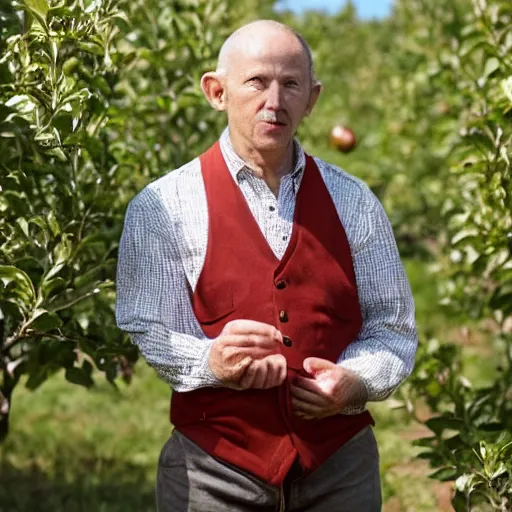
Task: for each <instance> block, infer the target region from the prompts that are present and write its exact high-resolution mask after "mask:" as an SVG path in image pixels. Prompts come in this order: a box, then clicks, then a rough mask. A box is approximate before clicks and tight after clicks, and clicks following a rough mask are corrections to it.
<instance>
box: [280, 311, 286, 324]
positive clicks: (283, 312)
mask: <svg viewBox="0 0 512 512" xmlns="http://www.w3.org/2000/svg"><path fill="white" fill-rule="evenodd" d="M279 320H281V322H288V313H287V312H286V311H279Z"/></svg>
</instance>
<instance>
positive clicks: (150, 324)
mask: <svg viewBox="0 0 512 512" xmlns="http://www.w3.org/2000/svg"><path fill="white" fill-rule="evenodd" d="M173 235H174V232H173V226H172V222H171V220H170V219H169V216H168V214H167V212H166V211H165V209H164V208H163V205H162V202H161V201H160V198H159V196H158V194H157V192H156V191H154V190H151V189H148V188H146V189H145V190H144V191H143V192H142V193H141V194H139V195H138V196H137V197H136V198H135V199H134V200H133V201H132V202H131V203H130V206H129V207H128V211H127V213H126V219H125V225H124V230H123V235H122V237H121V243H120V247H119V260H118V269H117V310H116V315H117V323H118V325H119V327H120V328H121V329H123V330H125V331H127V332H129V333H130V334H131V336H132V340H133V342H134V343H135V344H136V345H137V346H138V347H139V349H140V351H141V353H142V355H143V356H144V358H145V359H146V360H147V361H148V363H149V364H150V365H151V366H152V367H153V368H155V369H156V371H157V373H158V374H159V375H160V377H162V378H163V379H164V380H166V381H167V382H168V383H169V384H170V385H171V386H172V387H173V388H174V389H175V390H176V391H192V390H194V389H197V388H201V387H205V386H225V387H231V388H234V389H247V388H256V389H266V388H269V387H274V386H278V385H279V384H281V383H282V382H283V380H284V378H285V377H286V360H285V359H284V357H283V356H282V355H279V354H278V347H279V345H280V344H281V343H282V335H281V333H280V332H279V331H277V329H275V328H274V327H273V326H271V325H267V324H263V323H260V322H253V321H248V320H234V321H232V322H229V323H228V324H226V326H225V327H224V329H223V331H222V333H221V335H220V336H219V337H218V338H215V339H208V338H206V337H205V336H204V334H203V331H202V330H201V327H200V326H199V323H198V322H197V319H196V317H195V314H194V311H193V308H192V304H191V301H190V294H189V289H190V287H189V284H188V281H187V277H186V275H185V271H184V268H183V264H182V262H181V259H180V257H179V250H178V243H177V241H176V239H175V238H174V236H173Z"/></svg>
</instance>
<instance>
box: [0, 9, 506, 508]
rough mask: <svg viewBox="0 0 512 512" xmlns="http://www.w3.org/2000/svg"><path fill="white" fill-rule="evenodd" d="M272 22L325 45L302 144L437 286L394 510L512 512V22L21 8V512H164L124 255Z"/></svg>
mask: <svg viewBox="0 0 512 512" xmlns="http://www.w3.org/2000/svg"><path fill="white" fill-rule="evenodd" d="M258 18H271V19H276V20H280V21H283V22H285V23H288V24H289V25H291V26H292V27H294V28H296V29H297V30H299V31H300V32H301V33H302V34H303V35H304V36H305V38H306V40H307V41H308V42H309V44H310V45H311V47H312V50H313V55H314V60H315V64H316V71H317V75H318V77H319V79H320V80H321V81H322V82H323V84H324V91H323V94H322V96H321V97H320V100H319V102H318V104H317V107H316V110H315V111H314V112H313V115H312V116H311V117H309V118H308V119H307V120H306V121H305V123H304V124H303V125H302V126H301V128H300V130H299V134H298V136H299V137H300V139H301V141H302V142H303V144H304V145H305V147H306V149H307V151H308V152H310V153H313V154H315V155H317V156H320V157H321V158H323V159H325V160H328V161H330V162H332V163H334V164H336V165H338V166H340V167H342V168H344V169H345V170H347V171H348V172H350V173H352V174H354V175H356V176H358V177H360V178H362V179H363V180H365V181H366V182H367V183H368V184H369V185H370V187H371V188H372V190H373V191H374V192H375V193H376V194H377V196H378V197H379V198H380V200H381V201H382V202H383V204H384V206H385V208H386V211H387V213H388V215H389V217H390V219H391V221H392V224H393V227H394V230H395V235H396V238H397V242H398V244H399V248H400V251H401V254H402V257H403V260H404V264H405V266H406V269H407V272H408V275H409V278H410V281H411V284H412V287H413V291H414V296H415V301H416V307H417V320H418V327H419V332H420V348H419V352H418V357H417V364H416V369H415V372H414V374H413V375H412V376H411V378H410V379H408V380H407V382H406V384H404V385H403V386H402V387H401V389H400V390H399V392H397V393H396V394H395V395H394V397H393V398H392V399H390V400H388V401H387V402H385V403H380V404H372V405H371V411H372V413H373V414H374V417H375V418H376V421H377V427H376V434H377V437H378V440H379V444H380V450H381V473H382V482H383V493H384V501H385V505H384V510H385V511H387V512H392V511H411V512H416V511H443V510H453V509H455V510H457V511H462V510H475V511H480V510H499V511H510V510H512V462H511V461H512V257H511V251H512V199H511V197H512V183H511V171H510V158H511V148H512V141H511V139H512V126H511V120H512V112H511V111H512V51H511V50H512V3H511V2H510V1H509V0H473V1H470V0H437V1H436V2H431V1H428V0H395V1H394V2H391V1H384V0H379V1H376V0H367V1H363V0H359V1H357V2H356V1H351V2H350V1H349V2H343V1H341V0H337V1H334V0H324V1H321V0H316V1H313V0H311V1H306V0H302V1H299V0H287V1H286V0H283V1H280V2H275V1H273V0H259V1H258V0H131V1H127V0H16V1H9V0H3V1H2V3H1V4H0V155H1V160H0V512H15V511H16V512H36V511H41V512H46V511H48V512H49V511H54V512H58V511H67V512H75V511H94V512H121V511H123V512H124V511H141V512H142V511H151V510H154V509H155V506H154V479H155V471H156V464H157V458H158V454H159V451H160V449H161V448H162V446H163V444H164V442H165V440H166V439H167V438H168V436H169V434H170V432H171V429H172V426H171V425H170V424H169V421H168V416H169V410H168V409H169V395H170V390H169V387H168V385H166V384H165V383H164V382H162V381H160V380H159V379H158V378H157V377H156V375H155V373H154V372H153V370H151V369H150V368H148V367H147V366H146V365H145V363H144V362H143V361H142V360H141V359H140V360H138V353H137V350H136V348H135V347H134V346H132V345H131V344H130V342H129V340H128V339H127V337H126V336H125V335H124V334H122V333H121V332H120V331H119V330H118V329H117V328H116V326H115V319H114V304H115V268H116V257H117V247H118V241H119V237H120V234H121V230H122V225H123V218H124V213H125V210H126V206H127V204H128V202H129V200H130V199H131V198H132V197H133V196H134V195H135V194H136V193H137V192H138V191H140V190H141V189H142V188H143V187H144V186H145V185H146V184H147V183H149V182H150V181H152V180H154V179H155V178H157V177H159V176H161V175H162V174H164V173H166V172H169V171H172V169H175V168H176V167H178V166H180V165H182V164H183V163H185V162H187V161H188V160H190V159H191V158H193V157H195V156H197V155H198V154H199V153H200V152H201V151H202V150H204V149H205V148H207V147H208V146H209V145H210V144H211V143H212V142H213V141H215V140H216V138H217V137H218V135H219V133H220V132H221V130H222V128H223V127H224V125H225V119H224V118H223V117H222V116H221V115H219V114H217V113H215V112H214V111H213V110H211V109H210V108H209V107H208V105H207V103H206V101H205V100H204V99H203V97H202V94H201V92H200V88H199V79H200V77H201V74H202V73H203V72H204V71H206V70H210V69H213V68H214V67H215V64H216V55H217V53H218V50H219V48H220V45H221V44H222V42H223V40H224V39H225V38H226V37H227V35H228V34H229V33H231V32H232V31H233V30H234V29H236V28H237V27H239V26H240V25H242V24H244V23H246V22H248V21H251V20H254V19H258Z"/></svg>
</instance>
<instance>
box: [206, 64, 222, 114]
mask: <svg viewBox="0 0 512 512" xmlns="http://www.w3.org/2000/svg"><path fill="white" fill-rule="evenodd" d="M201 89H202V91H203V94H204V95H205V97H206V99H207V100H208V103H209V104H210V105H211V106H212V107H213V108H214V109H215V110H218V111H219V112H222V111H224V110H226V88H225V79H224V76H222V75H221V74H220V73H217V72H215V71H209V72H208V73H205V74H204V75H203V77H202V78H201Z"/></svg>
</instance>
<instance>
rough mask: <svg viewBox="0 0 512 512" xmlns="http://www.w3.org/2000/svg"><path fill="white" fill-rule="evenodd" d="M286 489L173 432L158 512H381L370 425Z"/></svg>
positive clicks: (163, 463) (161, 473) (163, 458)
mask: <svg viewBox="0 0 512 512" xmlns="http://www.w3.org/2000/svg"><path fill="white" fill-rule="evenodd" d="M296 470H297V466H295V467H294V468H292V470H291V472H290V474H289V477H287V479H286V481H285V483H284V485H283V488H279V487H273V486H270V485H268V484H267V483H266V482H264V481H262V480H260V479H259V478H256V477H254V476H253V475H250V474H248V473H246V472H244V471H242V470H239V469H238V468H236V467H234V466H232V465H230V464H227V463H225V462H222V461H220V460H218V459H216V458H214V457H212V456H210V455H209V454H207V453H206V452H205V451H203V450H202V449H201V448H199V447H198V446H197V445H196V444H195V443H193V442H192V441H190V440H189V439H187V438H186V437H185V436H184V435H183V434H181V433H180V432H178V431H176V430H175V431H174V432H173V434H172V435H171V437H170V439H169V440H168V441H167V443H166V444H165V446H164V448H163V449H162V452H161V454H160V459H159V461H158V476H157V484H156V498H157V507H158V512H331V511H332V512H338V511H340V512H341V511H347V512H378V511H380V510H381V504H382V502H381V490H380V475H379V454H378V449H377V442H376V440H375V437H374V435H373V431H372V428H371V427H368V428H366V429H364V430H363V431H361V432H360V433H359V434H357V435H356V436H354V437H353V438H352V439H351V440H350V441H348V442H347V443H346V444H345V445H343V446H342V447H341V448H340V449H339V450H338V451H337V452H335V453H334V454H333V455H332V456H331V457H330V458H329V459H328V460H327V461H326V462H325V463H324V464H322V466H320V467H319V468H318V469H317V470H316V471H314V472H313V473H311V474H310V475H308V476H305V477H302V478H301V477H300V475H297V474H294V473H296Z"/></svg>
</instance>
